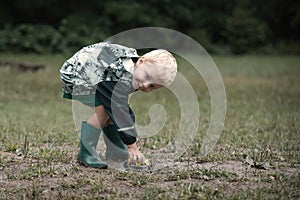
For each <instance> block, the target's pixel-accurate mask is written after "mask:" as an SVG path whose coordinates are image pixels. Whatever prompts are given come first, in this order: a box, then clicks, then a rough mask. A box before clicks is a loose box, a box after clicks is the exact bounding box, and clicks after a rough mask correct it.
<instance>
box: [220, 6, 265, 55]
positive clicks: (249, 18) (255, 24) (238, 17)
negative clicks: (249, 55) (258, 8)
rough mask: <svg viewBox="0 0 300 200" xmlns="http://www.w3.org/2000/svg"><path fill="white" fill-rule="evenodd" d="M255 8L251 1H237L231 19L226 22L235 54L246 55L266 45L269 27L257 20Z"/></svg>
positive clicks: (229, 39)
mask: <svg viewBox="0 0 300 200" xmlns="http://www.w3.org/2000/svg"><path fill="white" fill-rule="evenodd" d="M254 14H255V8H254V6H253V4H251V3H250V0H239V1H237V4H236V7H235V9H234V11H233V14H232V16H231V17H229V18H228V19H227V22H226V36H227V39H228V43H229V45H230V46H231V48H232V51H233V53H237V54H240V53H246V52H249V51H253V50H254V49H255V48H258V47H260V46H261V45H265V44H266V43H267V37H268V35H269V32H270V31H269V28H268V26H267V25H266V24H265V23H264V22H262V21H260V20H259V19H257V18H255V15H254Z"/></svg>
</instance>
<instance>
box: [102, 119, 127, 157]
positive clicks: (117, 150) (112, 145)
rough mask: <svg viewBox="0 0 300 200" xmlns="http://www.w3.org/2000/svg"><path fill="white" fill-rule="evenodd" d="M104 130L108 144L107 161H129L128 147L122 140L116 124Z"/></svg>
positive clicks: (105, 140)
mask: <svg viewBox="0 0 300 200" xmlns="http://www.w3.org/2000/svg"><path fill="white" fill-rule="evenodd" d="M102 130H103V135H104V142H105V144H106V153H105V156H106V159H111V160H127V159H128V156H129V154H128V151H127V146H126V145H125V144H124V143H123V141H122V139H121V138H120V136H119V133H118V131H117V127H116V126H115V125H114V124H109V125H107V126H106V127H104V128H103V129H102Z"/></svg>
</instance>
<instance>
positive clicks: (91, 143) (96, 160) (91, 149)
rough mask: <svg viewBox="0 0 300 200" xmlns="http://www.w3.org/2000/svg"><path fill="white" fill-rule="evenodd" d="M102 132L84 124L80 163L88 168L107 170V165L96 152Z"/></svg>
mask: <svg viewBox="0 0 300 200" xmlns="http://www.w3.org/2000/svg"><path fill="white" fill-rule="evenodd" d="M100 132H101V130H99V129H97V128H95V127H93V126H91V125H89V124H88V123H87V122H86V121H83V122H82V127H81V136H80V151H79V153H78V156H77V158H78V162H79V163H81V164H83V165H85V166H87V167H95V168H101V169H106V168H107V163H106V162H104V161H102V160H101V159H100V157H99V156H98V154H97V152H96V147H97V143H98V140H99V136H100Z"/></svg>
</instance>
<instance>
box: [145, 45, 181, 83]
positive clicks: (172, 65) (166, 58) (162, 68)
mask: <svg viewBox="0 0 300 200" xmlns="http://www.w3.org/2000/svg"><path fill="white" fill-rule="evenodd" d="M142 57H144V58H145V62H146V63H147V62H149V63H151V64H153V65H155V67H156V68H157V69H158V75H159V79H160V80H161V81H162V83H163V85H164V86H169V85H170V84H171V83H172V82H173V81H174V79H175V77H176V73H177V62H176V59H175V58H174V56H173V55H172V54H171V53H170V52H168V51H167V50H164V49H157V50H153V51H150V52H148V53H146V54H144V55H143V56H142Z"/></svg>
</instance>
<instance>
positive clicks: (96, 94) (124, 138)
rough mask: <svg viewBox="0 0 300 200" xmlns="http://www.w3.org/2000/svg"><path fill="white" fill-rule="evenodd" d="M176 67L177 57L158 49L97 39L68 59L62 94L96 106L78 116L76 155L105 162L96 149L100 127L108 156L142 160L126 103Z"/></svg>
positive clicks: (91, 163) (167, 79)
mask: <svg viewBox="0 0 300 200" xmlns="http://www.w3.org/2000/svg"><path fill="white" fill-rule="evenodd" d="M176 73H177V63H176V60H175V58H174V57H173V56H172V54H171V53H169V52H168V51H166V50H162V49H159V50H153V51H151V52H149V53H146V54H145V55H143V56H141V57H139V56H138V54H137V52H136V50H135V49H132V48H128V47H125V46H121V45H118V44H111V43H108V42H101V43H97V44H93V45H90V46H87V47H84V48H82V49H81V50H79V51H78V52H77V53H75V54H74V55H73V56H72V57H71V58H70V59H68V60H67V61H66V62H65V63H64V64H63V66H62V67H61V69H60V78H61V82H62V90H63V97H64V98H67V99H74V100H77V101H80V102H82V103H83V104H85V105H88V106H90V107H92V108H93V109H94V111H95V112H94V114H93V115H91V116H90V117H89V118H88V120H87V121H84V122H82V127H81V136H80V151H79V153H78V156H77V157H78V161H79V162H80V163H81V164H84V165H85V166H88V167H96V168H107V163H106V162H105V161H102V160H101V159H100V157H99V155H97V152H96V146H97V143H98V139H99V135H100V132H101V129H102V130H103V134H104V141H105V144H106V158H107V159H113V160H119V159H121V160H126V159H128V162H135V161H139V162H143V161H144V156H143V154H142V153H141V152H140V151H139V149H138V147H137V144H136V136H137V133H136V129H135V127H134V122H135V118H134V114H133V112H132V110H131V108H130V107H129V106H128V98H129V94H130V93H132V92H134V91H137V90H141V91H143V92H151V91H153V90H155V89H158V88H160V87H163V86H168V85H170V84H171V83H172V82H173V80H174V78H175V76H176Z"/></svg>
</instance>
